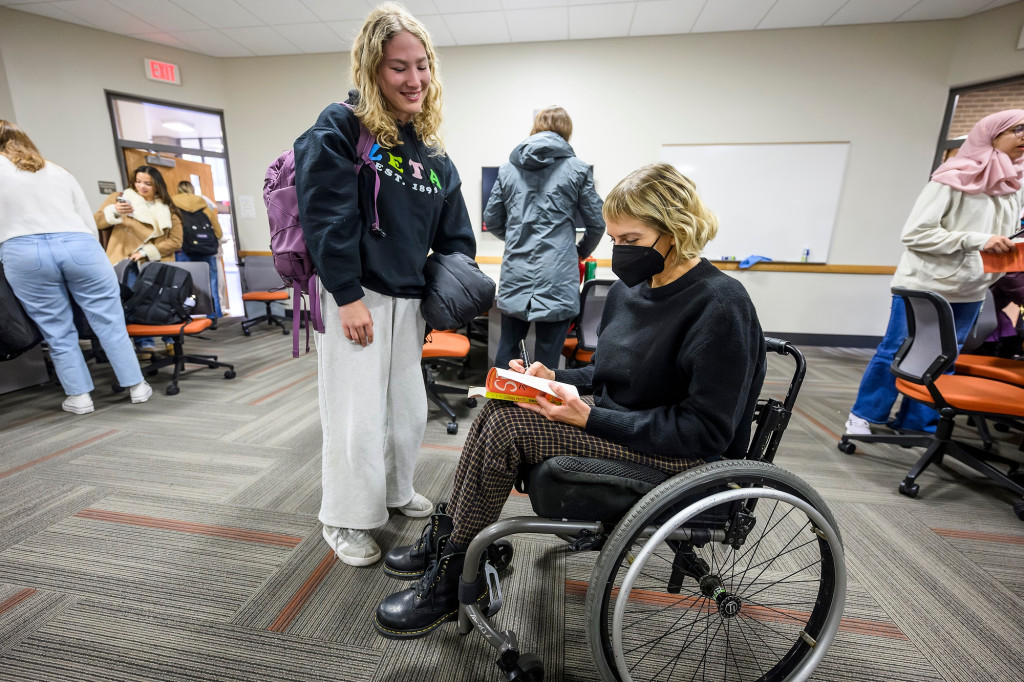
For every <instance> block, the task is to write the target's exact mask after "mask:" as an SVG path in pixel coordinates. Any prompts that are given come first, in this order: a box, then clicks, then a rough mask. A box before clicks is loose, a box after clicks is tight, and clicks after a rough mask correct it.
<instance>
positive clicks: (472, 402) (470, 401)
mask: <svg viewBox="0 0 1024 682" xmlns="http://www.w3.org/2000/svg"><path fill="white" fill-rule="evenodd" d="M466 406H467V407H476V398H466Z"/></svg>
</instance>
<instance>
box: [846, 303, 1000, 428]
mask: <svg viewBox="0 0 1024 682" xmlns="http://www.w3.org/2000/svg"><path fill="white" fill-rule="evenodd" d="M981 304H982V301H978V302H977V303H951V304H950V307H952V308H953V323H954V325H955V326H956V342H957V349H958V350H959V348H960V347H962V346H963V345H964V340H965V339H966V338H967V335H968V334H969V333H970V332H971V328H972V327H973V326H974V323H975V321H976V320H977V319H978V313H979V312H981ZM905 338H907V309H906V307H905V304H904V303H903V299H902V298H900V297H899V296H893V297H892V312H891V313H890V314H889V326H888V328H887V329H886V330H885V336H884V337H882V342H881V343H880V344H878V349H877V350H876V351H875V355H874V357H872V358H871V360H870V362H868V366H867V369H865V370H864V376H863V378H861V380H860V390H858V391H857V401H856V402H855V403H854V404H853V409H852V410H850V411H851V412H852V413H853V414H854V415H855V416H857V417H860V418H861V419H866V420H868V421H869V422H871V423H872V424H885V423H886V422H888V421H889V413H890V412H891V411H892V406H893V405H894V404H895V403H896V398H897V397H898V396H899V392H898V391H897V390H896V377H895V376H893V374H892V372H890V371H889V366H890V365H891V364H892V360H893V358H894V357H896V351H898V350H899V348H900V346H901V345H902V344H903V340H904V339H905ZM938 422H939V413H938V412H936V411H935V410H933V409H932V408H930V407H928V406H927V405H925V404H924V403H920V402H918V401H916V400H911V399H910V398H907V397H904V398H903V400H902V402H901V404H900V409H899V411H898V412H897V413H896V417H895V418H893V420H892V422H890V423H889V424H890V426H892V427H893V428H894V429H908V430H911V431H928V432H933V431H935V426H936V424H938Z"/></svg>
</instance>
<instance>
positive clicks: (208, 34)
mask: <svg viewBox="0 0 1024 682" xmlns="http://www.w3.org/2000/svg"><path fill="white" fill-rule="evenodd" d="M174 35H175V37H177V38H179V39H180V40H181V41H182V42H183V43H185V44H186V45H191V46H192V47H193V49H195V50H196V51H198V52H201V53H203V54H208V55H210V56H211V57H252V56H253V54H255V53H254V52H253V51H252V50H249V49H247V48H245V47H242V46H241V45H239V44H238V43H236V42H235V41H234V40H232V39H231V38H229V37H228V36H226V35H224V34H223V33H221V32H220V31H214V30H206V31H178V32H176V33H175V34H174Z"/></svg>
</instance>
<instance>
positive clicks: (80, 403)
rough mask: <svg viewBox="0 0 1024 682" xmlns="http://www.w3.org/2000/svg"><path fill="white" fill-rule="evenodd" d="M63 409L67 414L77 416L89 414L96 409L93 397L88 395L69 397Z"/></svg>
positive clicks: (81, 394) (62, 406)
mask: <svg viewBox="0 0 1024 682" xmlns="http://www.w3.org/2000/svg"><path fill="white" fill-rule="evenodd" d="M61 408H63V410H64V411H65V412H74V413H75V414H89V413H90V412H92V411H93V410H95V409H96V408H95V407H93V404H92V396H91V395H89V394H88V393H80V394H79V395H69V396H68V397H67V398H65V399H64V403H63V404H62V405H61Z"/></svg>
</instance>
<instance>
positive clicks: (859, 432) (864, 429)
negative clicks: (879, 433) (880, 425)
mask: <svg viewBox="0 0 1024 682" xmlns="http://www.w3.org/2000/svg"><path fill="white" fill-rule="evenodd" d="M846 433H848V434H850V435H851V436H870V435H871V422H869V421H868V420H867V419H861V418H860V417H858V416H857V415H855V414H854V413H853V412H851V413H850V416H849V417H847V418H846Z"/></svg>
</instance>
